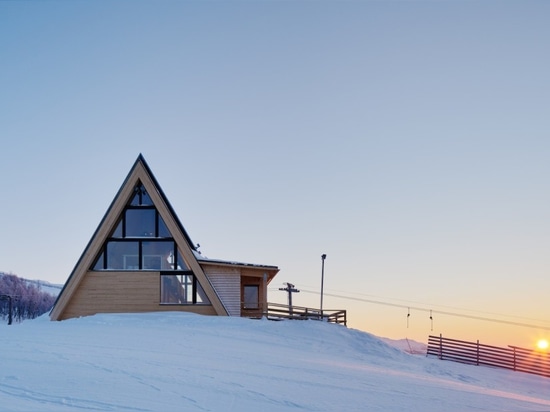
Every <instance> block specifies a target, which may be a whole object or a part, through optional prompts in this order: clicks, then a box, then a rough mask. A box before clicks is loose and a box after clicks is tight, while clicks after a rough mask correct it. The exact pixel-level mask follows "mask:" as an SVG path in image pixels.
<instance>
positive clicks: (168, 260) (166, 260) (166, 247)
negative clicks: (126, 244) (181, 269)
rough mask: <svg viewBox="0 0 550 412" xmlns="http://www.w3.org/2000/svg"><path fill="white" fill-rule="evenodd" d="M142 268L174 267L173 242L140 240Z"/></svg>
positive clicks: (166, 268) (162, 268)
mask: <svg viewBox="0 0 550 412" xmlns="http://www.w3.org/2000/svg"><path fill="white" fill-rule="evenodd" d="M141 253H142V255H143V258H142V259H143V260H142V268H143V269H145V270H171V269H174V242H173V241H162V242H142V249H141Z"/></svg>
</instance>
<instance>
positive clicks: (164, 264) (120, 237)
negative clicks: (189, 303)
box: [92, 183, 189, 271]
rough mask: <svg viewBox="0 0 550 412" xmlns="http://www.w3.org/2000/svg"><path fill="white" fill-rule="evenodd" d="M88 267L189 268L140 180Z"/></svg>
mask: <svg viewBox="0 0 550 412" xmlns="http://www.w3.org/2000/svg"><path fill="white" fill-rule="evenodd" d="M92 270H117V271H118V270H132V271H134V270H154V271H161V270H162V271H164V270H183V271H186V270H189V269H188V265H187V264H186V262H185V260H184V259H183V257H182V255H181V253H180V251H179V250H178V247H177V245H176V242H175V241H174V238H173V237H172V235H171V233H170V231H169V230H168V228H167V227H166V224H165V222H164V220H163V219H162V217H161V216H160V214H159V212H158V210H157V209H156V208H155V206H154V205H153V202H152V200H151V198H150V197H149V195H148V193H147V191H146V190H145V188H144V186H143V185H142V184H141V183H138V184H137V185H136V187H135V188H134V194H133V195H132V198H131V199H130V201H129V202H128V204H127V205H126V207H125V209H124V211H123V212H122V215H121V216H120V218H119V220H118V223H117V225H116V226H115V229H114V230H113V232H112V233H111V234H110V236H109V238H108V239H107V240H106V241H105V244H104V245H103V247H102V250H101V252H100V254H99V256H98V258H97V260H96V261H95V263H94V265H93V268H92Z"/></svg>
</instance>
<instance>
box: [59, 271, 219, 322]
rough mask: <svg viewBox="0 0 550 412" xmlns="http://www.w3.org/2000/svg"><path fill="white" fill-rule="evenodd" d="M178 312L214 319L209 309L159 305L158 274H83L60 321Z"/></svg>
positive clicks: (214, 312) (210, 307) (205, 306)
mask: <svg viewBox="0 0 550 412" xmlns="http://www.w3.org/2000/svg"><path fill="white" fill-rule="evenodd" d="M159 311H178V312H193V313H198V314H203V315H216V311H215V310H214V308H213V307H212V305H161V304H160V273H159V272H91V271H89V272H87V273H86V275H85V276H84V277H83V279H82V281H81V283H80V285H79V288H78V289H77V290H76V291H75V293H74V294H73V296H71V299H70V301H69V304H68V305H67V307H66V309H65V311H64V312H63V316H62V318H61V319H69V318H74V317H79V316H89V315H94V314H96V313H132V312H159Z"/></svg>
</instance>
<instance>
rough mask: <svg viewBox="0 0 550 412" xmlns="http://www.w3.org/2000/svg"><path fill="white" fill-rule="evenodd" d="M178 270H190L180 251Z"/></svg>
mask: <svg viewBox="0 0 550 412" xmlns="http://www.w3.org/2000/svg"><path fill="white" fill-rule="evenodd" d="M177 269H178V270H189V267H188V266H187V265H186V264H185V260H183V256H182V255H181V253H180V251H179V250H178V267H177Z"/></svg>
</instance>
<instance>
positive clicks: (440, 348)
mask: <svg viewBox="0 0 550 412" xmlns="http://www.w3.org/2000/svg"><path fill="white" fill-rule="evenodd" d="M439 359H443V334H442V333H440V334H439Z"/></svg>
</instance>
